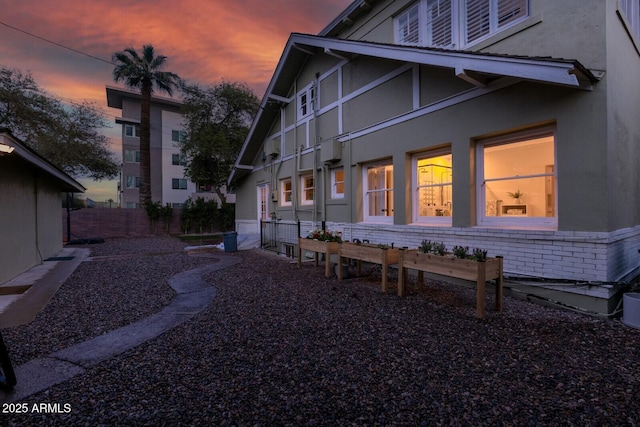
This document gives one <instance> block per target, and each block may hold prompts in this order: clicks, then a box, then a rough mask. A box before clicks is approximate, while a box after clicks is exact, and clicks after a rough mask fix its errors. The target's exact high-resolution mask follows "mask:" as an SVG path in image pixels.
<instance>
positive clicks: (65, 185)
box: [0, 128, 86, 193]
mask: <svg viewBox="0 0 640 427" xmlns="http://www.w3.org/2000/svg"><path fill="white" fill-rule="evenodd" d="M0 155H2V156H10V158H11V156H15V157H17V158H20V159H22V160H23V161H26V162H27V163H30V164H31V165H32V166H33V167H35V168H36V169H39V170H41V171H43V172H45V173H46V174H48V175H49V176H51V178H53V179H54V180H56V181H58V182H59V183H60V191H61V192H69V193H84V191H85V190H86V188H84V186H83V185H82V184H80V183H79V182H78V181H76V180H75V179H73V178H72V177H70V176H69V175H67V174H66V173H65V172H64V171H62V170H60V169H58V168H57V167H56V166H54V165H53V164H51V163H50V162H49V161H48V160H47V159H45V158H44V157H42V156H40V155H39V154H38V153H36V152H35V151H34V150H32V149H31V148H29V147H28V146H27V145H26V144H25V143H24V142H22V141H21V140H20V139H18V138H17V137H16V136H14V135H13V134H12V133H11V131H10V130H9V129H7V128H0Z"/></svg>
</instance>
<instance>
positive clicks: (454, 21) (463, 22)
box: [395, 0, 529, 49]
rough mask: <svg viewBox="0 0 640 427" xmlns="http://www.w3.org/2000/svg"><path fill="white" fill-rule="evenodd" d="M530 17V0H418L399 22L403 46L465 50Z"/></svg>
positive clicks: (398, 26)
mask: <svg viewBox="0 0 640 427" xmlns="http://www.w3.org/2000/svg"><path fill="white" fill-rule="evenodd" d="M527 16H529V0H418V1H417V2H416V3H415V4H414V5H412V6H410V7H409V8H408V9H406V10H404V11H403V12H402V13H400V14H399V15H397V16H396V18H395V34H396V37H395V40H396V43H399V44H412V45H418V46H429V47H440V48H453V49H464V48H467V47H469V46H471V45H472V44H474V43H477V42H479V41H481V40H484V39H485V38H487V37H489V36H491V35H493V34H496V33H499V32H500V31H502V30H504V29H506V28H507V27H509V26H511V25H513V24H514V23H516V22H519V21H522V20H524V19H525V18H526V17H527Z"/></svg>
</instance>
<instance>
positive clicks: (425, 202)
mask: <svg viewBox="0 0 640 427" xmlns="http://www.w3.org/2000/svg"><path fill="white" fill-rule="evenodd" d="M412 173H413V185H412V190H413V198H412V199H413V200H412V202H413V218H414V222H416V223H425V224H442V225H451V216H452V214H453V204H452V203H453V191H452V190H453V184H452V182H453V167H452V163H451V152H450V151H449V149H446V150H438V151H434V152H429V153H421V154H418V155H415V156H414V157H413V167H412Z"/></svg>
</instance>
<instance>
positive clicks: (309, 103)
mask: <svg viewBox="0 0 640 427" xmlns="http://www.w3.org/2000/svg"><path fill="white" fill-rule="evenodd" d="M314 87H315V84H314V83H311V84H310V85H308V86H306V87H304V88H303V89H302V90H301V91H299V92H298V95H297V96H296V100H297V108H298V112H297V116H296V117H298V120H302V119H305V118H307V117H310V116H311V115H312V114H313V111H314V108H315V105H314V103H315V102H316V95H317V94H316V92H317V91H316V90H314ZM303 98H305V99H306V102H303V101H302V99H303Z"/></svg>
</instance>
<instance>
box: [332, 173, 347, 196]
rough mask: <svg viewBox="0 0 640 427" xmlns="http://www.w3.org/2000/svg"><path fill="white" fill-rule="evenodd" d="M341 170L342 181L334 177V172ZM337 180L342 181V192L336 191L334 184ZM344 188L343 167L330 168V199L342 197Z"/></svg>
mask: <svg viewBox="0 0 640 427" xmlns="http://www.w3.org/2000/svg"><path fill="white" fill-rule="evenodd" d="M339 171H342V181H338V180H337V179H336V172H339ZM339 182H342V187H343V192H342V193H338V191H337V189H336V186H337V184H338V183H339ZM344 189H345V181H344V168H336V169H332V170H331V198H332V199H344Z"/></svg>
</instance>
